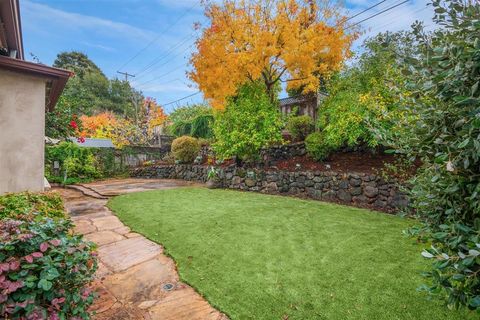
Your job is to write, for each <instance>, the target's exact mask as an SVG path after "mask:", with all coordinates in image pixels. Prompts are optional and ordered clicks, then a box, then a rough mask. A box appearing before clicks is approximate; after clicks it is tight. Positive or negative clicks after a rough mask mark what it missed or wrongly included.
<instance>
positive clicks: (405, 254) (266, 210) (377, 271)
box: [109, 188, 473, 320]
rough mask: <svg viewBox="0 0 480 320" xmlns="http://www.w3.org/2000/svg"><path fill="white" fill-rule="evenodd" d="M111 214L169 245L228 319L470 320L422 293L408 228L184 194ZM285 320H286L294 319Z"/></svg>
mask: <svg viewBox="0 0 480 320" xmlns="http://www.w3.org/2000/svg"><path fill="white" fill-rule="evenodd" d="M109 206H110V207H111V209H112V210H114V211H115V212H116V213H117V214H118V216H119V218H120V219H121V220H122V221H123V222H124V223H126V224H127V225H128V226H130V227H131V228H132V229H133V230H134V231H136V232H139V233H142V234H143V235H145V236H146V237H147V238H149V239H152V240H154V241H156V242H158V243H160V244H162V245H164V247H165V249H166V252H167V253H168V254H169V255H171V256H172V257H173V258H174V259H175V261H176V262H177V265H178V269H179V273H180V276H181V278H182V280H184V281H185V282H187V283H189V284H190V285H192V286H193V287H195V288H196V289H197V290H198V291H199V292H200V293H201V294H202V295H204V296H205V297H206V299H207V300H208V301H209V302H210V303H211V304H212V305H213V306H215V307H217V308H218V309H219V310H221V311H223V312H225V313H226V314H227V315H228V316H230V317H231V319H242V320H243V319H256V320H257V319H279V320H280V319H289V320H291V319H338V320H344V319H368V320H375V319H388V320H390V319H415V320H422V319H428V320H430V319H432V320H433V319H435V320H439V319H449V320H454V319H469V318H473V315H472V314H470V313H467V312H466V311H449V310H448V309H447V308H446V307H444V305H443V304H442V303H441V302H439V301H437V300H430V301H429V300H427V299H426V297H425V295H424V294H422V293H419V292H417V291H416V288H417V287H419V285H420V284H422V281H424V279H423V278H422V277H421V276H420V275H419V273H420V272H421V271H422V270H425V269H427V268H428V262H427V261H424V259H423V258H422V257H421V256H420V252H421V247H420V246H419V245H417V244H416V243H415V242H414V241H413V240H411V239H408V238H405V237H404V236H403V235H402V230H404V229H405V228H406V227H408V225H409V224H411V222H409V221H408V220H405V219H401V218H399V217H396V216H392V215H387V214H383V213H378V212H372V211H368V210H364V209H357V208H351V207H345V206H340V205H335V204H328V203H322V202H318V201H306V200H300V199H295V198H289V197H280V196H268V195H262V194H255V193H243V192H237V191H229V190H209V189H204V188H181V189H171V190H157V191H148V192H140V193H134V194H128V195H123V196H119V197H116V198H114V199H112V200H111V202H110V203H109ZM287 317H288V318H287Z"/></svg>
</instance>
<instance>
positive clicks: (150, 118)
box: [142, 97, 167, 133]
mask: <svg viewBox="0 0 480 320" xmlns="http://www.w3.org/2000/svg"><path fill="white" fill-rule="evenodd" d="M142 113H143V119H144V122H145V123H146V124H147V127H148V131H149V132H150V133H152V132H153V130H154V129H155V127H159V126H161V125H162V124H163V123H164V122H165V121H166V120H167V115H166V114H165V111H164V110H163V108H162V107H161V106H160V105H158V104H157V101H156V100H155V99H153V98H149V97H147V98H145V100H144V101H143V109H142Z"/></svg>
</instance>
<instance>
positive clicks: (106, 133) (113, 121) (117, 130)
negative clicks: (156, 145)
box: [77, 98, 167, 148]
mask: <svg viewBox="0 0 480 320" xmlns="http://www.w3.org/2000/svg"><path fill="white" fill-rule="evenodd" d="M138 118H139V119H138V121H136V120H131V119H126V118H123V117H120V116H118V115H115V114H114V113H111V112H104V113H100V114H97V115H93V116H85V115H84V116H82V117H80V120H81V122H82V131H81V132H79V133H78V134H77V135H78V136H80V137H84V138H106V139H111V140H112V143H113V144H114V145H115V147H117V148H122V147H124V146H128V145H146V144H148V143H149V141H150V140H151V139H152V138H153V133H154V128H155V127H157V126H160V125H162V124H163V123H164V122H165V120H166V119H167V115H166V114H165V112H164V110H163V108H162V107H161V106H159V105H158V104H157V103H156V101H155V100H154V99H152V98H146V99H145V100H144V101H143V104H142V106H141V109H140V110H139V114H138Z"/></svg>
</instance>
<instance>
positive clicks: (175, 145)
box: [172, 136, 200, 163]
mask: <svg viewBox="0 0 480 320" xmlns="http://www.w3.org/2000/svg"><path fill="white" fill-rule="evenodd" d="M199 151H200V144H199V143H198V140H197V139H195V138H193V137H189V136H183V137H180V138H177V139H175V140H173V142H172V153H173V156H174V157H175V160H177V161H180V162H181V163H192V162H193V160H195V158H196V157H197V155H198V152H199Z"/></svg>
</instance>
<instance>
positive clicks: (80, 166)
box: [45, 141, 133, 184]
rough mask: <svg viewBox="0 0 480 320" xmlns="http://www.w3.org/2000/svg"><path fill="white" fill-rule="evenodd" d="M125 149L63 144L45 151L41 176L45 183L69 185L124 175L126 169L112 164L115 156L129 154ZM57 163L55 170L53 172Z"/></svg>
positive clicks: (114, 162) (117, 164) (129, 151)
mask: <svg viewBox="0 0 480 320" xmlns="http://www.w3.org/2000/svg"><path fill="white" fill-rule="evenodd" d="M132 152H133V151H132V149H131V148H130V147H129V146H125V147H123V148H122V149H113V148H85V147H80V146H77V145H76V144H74V143H72V142H69V141H66V142H61V143H59V144H58V145H55V146H47V147H46V148H45V174H46V177H47V179H48V180H49V181H51V182H57V183H64V184H71V183H78V182H87V181H91V180H94V179H99V178H105V177H113V176H118V175H122V174H125V173H126V171H127V167H126V165H125V164H123V163H122V162H121V161H120V162H119V161H116V155H119V156H123V155H129V154H131V153H132ZM55 161H58V162H59V165H60V168H59V169H58V171H55V170H54V169H53V164H54V162H55Z"/></svg>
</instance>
